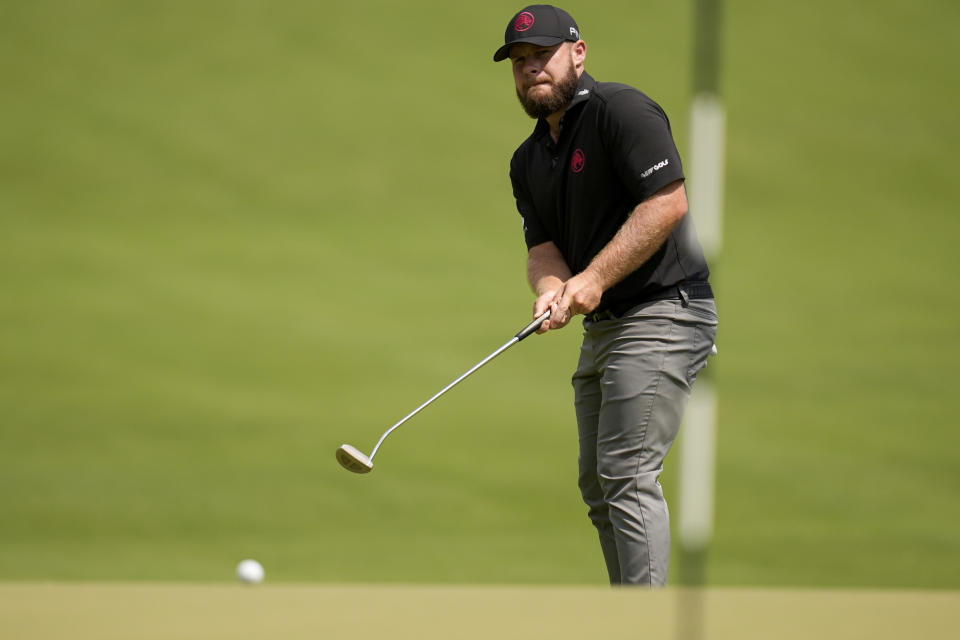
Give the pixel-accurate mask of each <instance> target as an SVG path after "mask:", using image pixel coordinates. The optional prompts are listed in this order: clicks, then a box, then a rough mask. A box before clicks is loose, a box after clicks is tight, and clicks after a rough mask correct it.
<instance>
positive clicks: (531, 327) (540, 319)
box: [516, 309, 550, 342]
mask: <svg viewBox="0 0 960 640" xmlns="http://www.w3.org/2000/svg"><path fill="white" fill-rule="evenodd" d="M549 317H550V309H547V310H546V311H544V312H543V313H541V314H540V315H539V316H537V319H536V320H534V321H533V322H531V323H530V324H528V325H527V326H526V327H524V328H523V330H522V331H521V332H520V333H518V334H517V335H516V338H517V342H520V341H521V340H523V339H524V338H526V337H527V336H528V335H530V334H531V333H535V332H536V331H537V329H539V328H540V325H542V324H543V323H544V321H545V320H546V319H547V318H549Z"/></svg>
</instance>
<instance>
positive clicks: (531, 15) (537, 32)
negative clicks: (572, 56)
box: [493, 4, 580, 62]
mask: <svg viewBox="0 0 960 640" xmlns="http://www.w3.org/2000/svg"><path fill="white" fill-rule="evenodd" d="M579 39H580V27H578V26H577V23H576V22H575V21H574V20H573V17H572V16H571V15H570V14H569V13H567V12H566V11H564V10H563V9H560V8H558V7H554V6H553V5H549V4H532V5H530V6H529V7H526V8H524V9H521V10H520V11H519V12H518V13H517V14H516V15H515V16H513V17H512V18H510V22H509V23H508V24H507V31H506V33H504V34H503V46H502V47H500V48H499V49H497V52H496V53H494V54H493V61H494V62H500V61H501V60H504V59H506V58H507V57H508V56H509V55H510V47H512V46H513V45H515V44H519V43H521V42H528V43H530V44H539V45H543V46H547V47H552V46H553V45H555V44H559V43H561V42H563V41H564V40H569V41H570V42H576V41H577V40H579Z"/></svg>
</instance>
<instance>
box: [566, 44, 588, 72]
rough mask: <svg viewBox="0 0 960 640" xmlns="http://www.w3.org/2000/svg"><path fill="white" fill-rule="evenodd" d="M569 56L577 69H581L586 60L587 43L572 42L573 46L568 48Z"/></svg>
mask: <svg viewBox="0 0 960 640" xmlns="http://www.w3.org/2000/svg"><path fill="white" fill-rule="evenodd" d="M570 55H571V57H572V58H573V64H574V65H575V66H577V67H582V66H583V63H584V61H585V60H586V59H587V43H586V42H584V41H583V40H577V41H576V42H574V43H573V46H572V47H570Z"/></svg>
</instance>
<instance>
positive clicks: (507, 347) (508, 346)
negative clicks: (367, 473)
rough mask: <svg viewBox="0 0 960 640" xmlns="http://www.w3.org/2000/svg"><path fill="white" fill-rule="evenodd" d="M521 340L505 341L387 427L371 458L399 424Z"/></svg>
mask: <svg viewBox="0 0 960 640" xmlns="http://www.w3.org/2000/svg"><path fill="white" fill-rule="evenodd" d="M520 340H521V339H520V338H518V337H517V336H514V337H513V338H511V339H510V341H509V342H507V343H505V344H504V345H503V346H502V347H500V348H499V349H497V350H496V351H494V352H493V353H491V354H490V355H488V356H487V357H486V358H484V359H483V360H481V361H480V362H478V363H477V364H475V365H473V367H471V368H470V370H469V371H467V372H466V373H464V374H463V375H462V376H460V377H459V378H457V379H456V380H454V381H453V382H451V383H450V384H448V385H447V386H445V387H444V388H443V389H441V390H440V392H439V393H437V394H436V395H435V396H433V397H432V398H430V399H429V400H427V401H426V402H424V403H423V404H422V405H420V406H419V407H417V408H416V409H414V410H413V411H412V412H411V413H410V415H408V416H406V417H405V418H404V419H403V420H401V421H400V422H398V423H397V424H395V425H393V426H392V427H390V428H389V429H387V430H386V431H385V432H384V434H383V435H382V436H380V441H379V442H377V446H375V447H374V448H373V453H371V454H370V459H371V460H373V457H374V456H375V455H377V451H378V450H379V449H380V445H382V444H383V441H384V440H386V439H387V436H389V435H390V434H391V433H393V432H394V430H396V428H397V427H399V426H400V425H402V424H403V423H404V422H406V421H407V420H409V419H410V418H412V417H413V416H415V415H417V414H418V413H420V412H421V411H423V410H424V409H426V408H427V406H428V405H429V404H430V403H431V402H433V401H434V400H436V399H437V398H439V397H440V396H442V395H443V394H445V393H446V392H447V391H450V389H453V388H454V387H455V386H457V385H458V384H460V383H461V382H463V381H464V380H465V379H466V378H467V377H468V376H469V375H470V374H471V373H473V372H474V371H476V370H477V369H479V368H480V367H482V366H483V365H485V364H487V363H488V362H490V361H491V360H493V359H494V358H496V357H497V356H498V355H500V354H501V353H503V352H504V351H506V350H507V349H509V348H510V347H512V346H513V345H515V344H517V343H518V342H520Z"/></svg>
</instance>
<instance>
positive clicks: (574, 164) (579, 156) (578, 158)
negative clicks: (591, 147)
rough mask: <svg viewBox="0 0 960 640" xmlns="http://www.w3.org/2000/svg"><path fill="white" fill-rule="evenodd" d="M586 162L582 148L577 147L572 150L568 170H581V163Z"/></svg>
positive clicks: (577, 171)
mask: <svg viewBox="0 0 960 640" xmlns="http://www.w3.org/2000/svg"><path fill="white" fill-rule="evenodd" d="M585 164H587V156H585V155H584V154H583V149H577V150H576V151H574V152H573V160H571V161H570V170H571V171H573V172H574V173H580V172H581V171H583V165H585Z"/></svg>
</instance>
